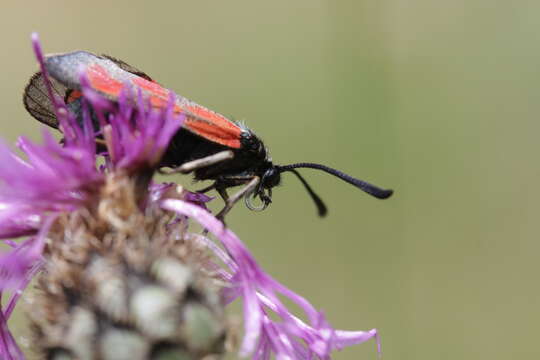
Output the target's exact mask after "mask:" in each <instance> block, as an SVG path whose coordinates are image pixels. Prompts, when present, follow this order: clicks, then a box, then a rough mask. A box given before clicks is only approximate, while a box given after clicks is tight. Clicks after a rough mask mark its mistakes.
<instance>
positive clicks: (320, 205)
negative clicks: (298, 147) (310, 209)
mask: <svg viewBox="0 0 540 360" xmlns="http://www.w3.org/2000/svg"><path fill="white" fill-rule="evenodd" d="M298 168H311V169H316V170H322V171H324V172H326V173H328V174H330V175H334V176H335V177H337V178H340V179H341V180H343V181H345V182H348V183H349V184H351V185H353V186H355V187H357V188H358V189H360V190H362V191H364V192H366V193H368V194H369V195H371V196H373V197H376V198H377V199H387V198H389V197H390V196H391V195H392V194H393V193H394V191H393V190H385V189H381V188H379V187H377V186H375V185H373V184H370V183H368V182H365V181H363V180H360V179H357V178H354V177H352V176H350V175H348V174H345V173H344V172H341V171H339V170H336V169H333V168H331V167H328V166H325V165H321V164H314V163H298V164H290V165H283V166H277V169H278V170H279V172H286V171H290V172H292V173H294V174H295V175H296V176H297V177H298V179H299V180H300V181H301V182H302V184H304V187H305V188H306V190H307V192H308V193H309V195H310V196H311V198H312V199H313V202H315V205H316V206H317V210H318V212H319V216H325V215H326V212H327V209H326V206H325V205H324V202H323V201H322V200H321V198H320V197H319V196H318V195H317V194H315V192H314V191H313V189H312V188H311V186H309V185H308V183H307V182H306V180H305V179H304V178H303V177H302V176H300V173H298V171H296V170H295V169H298Z"/></svg>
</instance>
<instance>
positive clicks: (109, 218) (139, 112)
mask: <svg viewBox="0 0 540 360" xmlns="http://www.w3.org/2000/svg"><path fill="white" fill-rule="evenodd" d="M33 42H34V49H35V52H36V56H37V58H38V62H39V63H40V66H41V71H42V74H43V76H44V78H45V81H47V84H46V86H47V89H48V93H49V98H50V100H51V102H52V103H53V104H54V112H55V115H56V117H57V119H58V122H59V128H60V129H61V131H62V133H63V137H64V140H63V142H62V144H61V145H60V144H58V143H57V142H56V141H55V140H54V139H53V137H52V136H51V135H50V134H49V133H47V132H44V135H43V145H37V144H35V143H33V142H31V141H29V140H27V139H25V138H21V139H20V140H19V142H18V147H19V149H20V150H21V151H22V153H24V154H25V158H23V157H20V156H18V155H16V154H15V153H14V152H13V151H11V150H10V149H9V148H8V147H7V146H6V145H3V144H0V238H2V239H6V242H7V243H8V244H9V245H10V246H11V247H12V249H11V250H10V251H9V252H8V253H6V254H4V255H3V256H2V257H1V258H0V291H2V292H6V291H8V290H11V292H12V293H11V297H10V298H9V299H8V301H7V303H6V306H5V307H4V308H0V356H1V357H2V358H3V359H22V358H23V354H22V352H21V351H20V350H19V348H18V347H17V344H16V342H15V341H14V339H13V336H12V335H11V333H10V332H9V330H8V328H7V319H8V318H9V316H10V314H11V312H12V310H13V308H14V306H15V304H16V303H17V300H18V299H19V298H20V296H21V292H22V290H23V289H24V288H25V287H26V286H27V285H28V283H29V282H30V280H31V279H32V278H33V277H34V276H35V275H36V274H38V273H39V272H40V270H41V269H43V268H46V269H47V271H46V273H45V274H43V275H41V277H40V289H41V290H42V291H41V292H42V295H41V299H42V300H41V301H42V304H45V305H43V306H42V307H39V306H37V307H36V308H37V309H36V311H34V312H35V313H38V315H37V316H36V315H35V314H34V316H33V320H34V322H35V325H36V328H38V329H40V331H39V335H38V338H39V339H40V344H41V345H40V346H41V347H42V348H43V349H44V351H47V349H51V348H54V349H56V350H55V351H57V350H58V349H62V351H69V352H71V353H73V354H83V353H84V354H88V353H87V352H88V351H90V352H91V353H92V351H101V353H100V354H101V355H100V356H105V355H104V354H109V352H108V351H109V350H110V349H109V348H108V347H107V345H106V344H109V341H112V340H110V338H107V339H105V340H103V343H102V346H101V347H99V349H94V348H92V347H88V346H87V347H85V348H84V349H81V346H83V345H84V344H89V343H90V340H88V339H86V338H80V336H79V337H77V339H78V340H77V341H74V340H73V336H75V335H73V336H71V337H69V336H62V334H63V332H62V331H67V333H69V334H73V332H72V331H74V332H75V333H76V334H79V333H77V331H76V329H75V330H73V326H75V325H76V324H78V320H77V319H74V318H68V320H66V319H65V316H66V315H65V314H77V316H79V317H81V316H82V317H83V318H84V319H86V321H87V322H86V324H87V325H88V321H89V320H88V319H92V321H98V320H97V318H98V317H99V316H104V315H105V316H108V320H107V321H108V323H111V324H116V323H120V324H122V323H123V322H127V323H129V324H132V325H133V324H134V325H133V326H135V330H136V331H137V332H136V333H130V334H126V333H125V332H122V339H125V338H126V337H127V338H129V339H134V337H137V339H138V340H137V341H136V344H137V346H142V347H144V349H145V351H148V352H149V353H154V352H155V347H156V346H162V345H161V344H162V342H166V343H167V344H168V346H170V344H171V341H172V340H171V339H172V338H175V339H176V335H175V334H176V332H179V334H180V335H178V336H181V338H182V341H181V343H182V344H183V345H182V346H185V347H186V348H187V350H185V351H192V352H193V353H194V354H196V355H195V356H196V357H202V356H203V355H204V356H206V355H207V354H209V353H212V352H214V351H217V352H219V351H221V350H216V348H215V342H216V341H218V340H216V339H220V338H221V335H220V334H221V331H222V327H221V325H220V324H221V323H220V322H219V319H220V315H219V314H220V310H219V308H218V307H217V305H216V304H214V302H213V300H212V295H211V293H212V291H210V290H209V292H208V293H206V290H205V289H207V288H208V286H209V285H208V284H209V283H212V284H213V285H215V284H219V285H220V287H221V295H220V301H219V302H220V303H221V304H222V305H226V304H229V303H230V302H232V301H234V300H235V299H238V298H241V299H242V300H243V309H244V333H245V334H244V338H243V340H242V343H241V347H240V354H241V355H242V356H244V357H247V356H251V357H252V358H253V359H270V357H271V356H272V355H275V357H276V358H277V359H280V360H281V359H316V358H318V359H329V358H330V355H331V353H332V352H333V351H334V350H339V349H341V348H343V347H345V346H350V345H354V344H359V343H362V342H365V341H367V340H369V339H373V338H375V339H377V342H378V334H377V331H376V330H370V331H342V330H336V329H334V328H333V327H332V326H330V324H329V323H328V322H327V320H326V318H325V317H324V315H323V314H322V313H321V312H320V311H318V310H316V309H315V308H314V307H313V305H311V304H310V303H309V302H308V301H307V300H306V299H305V298H303V297H302V296H300V295H298V294H296V293H295V292H293V291H292V290H290V289H288V288H287V287H285V286H284V285H282V284H281V283H279V282H278V281H276V280H275V279H274V278H272V277H271V276H270V275H269V274H267V273H266V272H265V271H264V270H263V269H262V268H261V267H260V266H259V265H258V264H257V262H256V260H255V258H254V257H253V255H251V253H250V252H249V251H248V249H247V248H246V246H245V245H244V244H243V243H242V242H241V241H240V239H239V238H238V237H237V236H236V235H235V234H234V233H233V232H232V231H231V230H229V229H228V228H226V227H225V226H224V225H223V223H222V222H221V221H219V220H218V219H216V218H215V217H214V216H213V215H212V214H211V213H210V212H209V211H208V210H207V209H206V207H205V203H207V202H208V201H210V200H211V198H210V197H208V196H206V195H204V194H199V193H192V192H189V191H186V190H185V189H184V188H183V187H181V186H179V185H176V184H173V183H167V184H156V183H153V182H152V181H151V179H152V175H153V173H154V170H155V169H156V168H157V167H158V166H159V164H160V160H161V157H162V155H163V154H164V153H165V151H166V150H167V147H168V144H169V141H170V140H171V138H172V137H173V136H174V134H175V133H176V132H177V131H178V130H179V129H180V127H181V125H182V122H183V115H181V114H180V115H178V114H175V113H174V111H173V106H174V102H175V97H174V94H172V93H171V97H170V99H169V103H168V105H167V106H166V107H165V108H164V109H161V110H160V109H155V108H153V107H152V106H151V104H150V102H149V101H148V100H147V99H145V98H143V96H142V95H141V94H140V93H138V94H134V93H133V91H134V90H133V89H132V88H130V87H127V86H126V87H125V88H124V90H123V92H122V94H121V96H120V97H119V99H118V100H117V101H111V100H108V99H105V98H103V97H102V96H101V95H99V94H97V93H96V92H94V91H93V90H92V89H91V87H90V86H89V85H88V82H87V80H86V75H85V73H84V71H82V72H81V75H80V76H81V81H80V83H81V84H82V88H81V89H80V90H81V92H82V100H81V107H80V111H79V112H73V111H72V109H70V108H69V107H68V106H66V105H65V104H64V103H63V100H62V99H59V98H57V97H55V95H54V92H53V87H52V86H51V84H50V82H48V75H47V69H46V67H45V65H44V60H43V54H42V52H41V48H40V45H39V42H38V40H37V37H36V36H34V37H33ZM133 99H136V101H135V102H134V101H132V100H133ZM96 125H99V126H96ZM100 158H101V159H103V161H102V165H98V164H99V160H100ZM193 221H194V222H197V223H199V224H200V225H202V226H203V227H204V228H206V229H207V230H208V231H209V232H210V233H211V234H213V235H214V236H215V237H216V238H217V239H218V240H219V243H218V244H216V243H214V242H213V241H212V240H210V239H209V238H208V237H206V236H202V235H199V234H194V233H193V232H191V231H189V227H190V224H191V222H193ZM20 236H26V237H27V238H26V239H25V240H23V241H21V242H20V243H16V242H12V241H11V240H7V239H11V238H14V237H20ZM203 252H204V253H210V254H211V257H209V256H207V255H204V256H203V255H201V254H202V253H203ZM96 264H98V265H99V266H98V265H96ZM104 264H105V265H104ZM163 264H165V265H163ZM190 264H191V265H190ZM193 264H196V266H195V268H193V267H191V268H190V267H189V266H192V265H193ZM186 266H187V268H188V270H185V268H186ZM95 269H99V270H95ZM156 269H161V270H159V271H157V270H156ZM163 269H165V270H163ZM171 269H172V270H171ZM190 269H191V270H190ZM171 271H172V272H171ZM104 273H105V274H106V277H103V276H104V275H103V274H104ZM169 273H171V274H173V275H167V274H169ZM192 273H193V274H194V275H193V277H192V276H191V275H189V276H188V274H192ZM96 277H97V278H96ZM194 278H197V279H203V280H193V279H194ZM100 279H101V280H100ZM180 279H181V280H180ZM204 279H206V280H204ZM210 280H211V281H210ZM148 281H150V282H151V283H152V284H151V286H146V287H143V290H144V291H143V290H141V289H140V284H146V285H148V284H147V282H148ZM179 281H180V283H179ZM110 284H112V285H110ZM137 284H138V285H137ZM186 284H187V285H186ZM196 284H198V285H196ZM201 284H202V285H201ZM201 286H202V287H201ZM133 287H135V288H133ZM188 287H189V288H190V289H191V290H190V291H189V292H186V291H187V290H186V289H187V288H188ZM111 289H112V290H111ZM134 289H135V290H134ZM164 289H165V290H166V291H165V290H164ZM197 289H198V290H197ZM111 291H114V292H113V293H111ZM164 291H165V292H164ZM167 291H169V293H167ZM193 292H198V293H200V294H203V295H197V296H195V298H197V299H203V298H204V299H206V300H205V301H204V303H205V304H206V305H204V306H203V307H201V305H200V304H202V303H200V304H198V305H196V306H195V305H193V299H192V298H193V294H192V293H193ZM187 293H190V294H191V295H190V296H191V297H188V295H185V294H187ZM0 294H1V293H0ZM69 294H71V295H69ZM73 294H77V296H76V297H75V298H76V299H77V306H76V307H75V308H73V299H70V301H67V300H66V299H67V298H68V297H69V296H73ZM103 294H106V295H107V299H110V298H114V299H116V300H115V301H111V302H109V301H104V300H103V299H104V297H103V296H104V295H103ZM134 294H139V295H137V296H135V295H134ZM184 295H185V296H186V297H185V298H184V297H183V296H184ZM85 297H90V298H91V299H92V300H90V299H85ZM280 297H286V298H288V299H290V300H291V301H293V302H294V303H296V304H297V305H298V306H299V307H300V308H301V309H302V310H303V312H304V315H305V318H306V319H307V321H303V320H301V319H300V317H299V316H297V315H295V314H293V313H292V312H291V311H290V310H289V309H288V308H287V306H286V305H285V304H284V303H283V302H282V301H281V300H280ZM147 298H148V299H153V300H152V301H147V300H146V299H147ZM179 298H180V299H182V300H181V301H180V300H179ZM186 299H191V300H190V301H188V300H186ZM88 303H92V304H95V306H97V307H98V308H99V313H92V311H91V310H90V309H91V308H89V307H87V304H88ZM178 303H181V304H183V305H182V306H183V308H182V309H177V308H175V307H171V306H172V305H170V304H178ZM85 304H86V305H85ZM134 304H135V305H134ZM137 304H138V305H137ZM208 304H214V305H211V306H210V305H208ZM143 305H144V306H143ZM158 308H159V309H162V311H161V310H160V311H161V312H160V311H157V310H156V309H158ZM81 309H82V310H81ZM139 310H140V311H139ZM154 310H155V311H154ZM47 311H49V312H52V315H51V313H47ZM147 311H150V313H151V314H158V315H155V316H153V317H152V316H151V317H148V315H147V314H148V312H147ZM166 314H172V315H170V316H169V315H166ZM180 319H184V320H183V321H186V322H184V323H182V322H180ZM189 319H192V320H193V321H192V322H193V323H192V322H190V321H191V320H189ZM209 319H210V320H209ZM76 320H77V321H76ZM168 320H170V321H168ZM177 320H178V321H177ZM66 321H67V323H66ZM99 321H103V320H99ZM163 321H165V322H164V323H165V324H171V325H170V326H169V327H167V326H168V325H167V326H165V325H163ZM200 321H203V322H205V324H207V325H208V324H210V323H211V324H213V325H211V326H210V325H208V326H206V327H205V328H206V329H213V330H212V331H210V332H209V333H208V334H210V335H208V334H207V335H206V337H203V339H202V340H201V338H200V336H199V335H200V334H199V335H198V336H199V337H194V338H193V339H186V336H188V337H193V336H192V335H193V334H194V333H193V331H194V330H193V329H194V328H192V327H191V326H195V325H193V324H197V323H198V322H200ZM160 324H161V325H160ZM163 326H165V328H164V327H163ZM66 327H67V328H68V330H65V329H66ZM59 328H60V329H64V330H62V331H59V330H58V329H59ZM84 328H85V329H87V330H88V329H89V330H88V331H89V332H91V331H90V330H92V329H94V327H92V326H86V325H85V327H84ZM95 329H97V327H96V328H95ZM186 329H187V330H186ZM197 329H198V328H197ZM113 330H114V331H116V330H118V329H116V328H115V329H113ZM92 331H93V330H92ZM114 331H113V333H114V334H116V335H114V334H113V335H114V336H113V337H112V338H113V339H117V337H115V336H117V335H118V334H117V333H115V332H114ZM89 334H90V333H89ZM164 334H166V335H164ZM186 334H187V335H186ZM197 334H198V333H197ZM205 334H206V333H205ZM79 335H80V334H79ZM88 336H93V337H97V336H98V334H97V332H91V335H88ZM164 336H165V337H164ZM69 339H71V340H69ZM93 339H94V340H92V341H94V342H95V341H96V340H95V338H93ZM156 339H159V341H158V340H156ZM191 340H193V341H195V342H194V343H191V342H190V341H191ZM70 341H71V342H70ZM130 341H131V340H130ZM133 341H134V340H133ZM128 343H129V344H132V343H133V342H129V341H128ZM103 344H105V345H103ZM112 345H114V344H112ZM112 345H111V346H112ZM85 346H86V345H85ZM83 347H84V346H83ZM175 349H176V348H175ZM176 350H177V349H176ZM81 351H82V352H81ZM181 351H184V350H181ZM96 356H97V355H96Z"/></svg>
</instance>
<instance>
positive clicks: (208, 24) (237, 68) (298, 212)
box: [0, 0, 540, 360]
mask: <svg viewBox="0 0 540 360" xmlns="http://www.w3.org/2000/svg"><path fill="white" fill-rule="evenodd" d="M539 19H540V3H539V2H538V1H494V0H491V1H488V0H457V1H446V2H443V1H425V0H424V1H422V0H407V1H405V0H401V1H398V0H389V1H380V0H367V1H361V0H356V1H319V0H302V1H300V0H297V1H283V0H279V1H266V2H262V1H248V0H243V1H235V0H231V1H207V0H198V1H161V2H151V1H114V2H111V1H92V2H82V1H53V0H48V1H41V2H22V1H18V2H10V1H5V0H4V1H2V3H1V5H0V44H1V45H2V49H3V50H2V56H1V57H0V65H1V68H2V70H3V71H2V81H1V84H2V85H1V86H2V96H1V97H0V106H1V108H2V109H4V110H5V111H6V112H5V113H4V115H3V116H2V120H1V121H0V131H1V135H2V137H4V138H6V139H7V140H8V141H9V142H13V141H14V140H15V139H16V136H17V135H19V134H22V133H24V134H31V136H32V137H33V138H35V139H37V138H38V137H39V129H40V128H41V125H40V124H39V123H38V122H36V121H35V120H34V119H33V118H31V117H30V116H29V115H28V114H26V113H25V110H24V108H23V106H22V104H21V93H22V90H23V87H24V85H25V83H26V81H27V79H28V78H29V77H30V75H31V74H32V73H33V72H34V71H35V70H36V68H37V67H36V62H35V60H34V57H33V55H32V52H31V47H30V42H29V36H30V33H31V32H32V31H38V32H39V34H40V36H41V39H42V43H43V47H44V49H45V51H46V52H64V51H71V50H76V49H86V50H90V51H93V52H97V53H108V54H111V55H113V56H115V57H118V58H121V59H124V60H125V61H127V62H129V63H131V64H133V65H135V66H137V67H139V68H141V69H143V70H144V71H146V72H147V73H149V74H150V75H152V76H153V77H154V78H155V79H156V80H158V81H159V82H161V83H162V84H164V85H165V86H167V87H170V88H172V89H174V90H176V91H177V92H178V93H180V94H182V95H184V96H186V97H188V98H191V99H193V100H195V101H197V102H199V103H201V104H203V105H206V106H208V107H210V108H212V109H215V110H216V111H219V112H221V113H224V114H226V115H232V116H234V117H235V118H236V119H239V120H245V121H246V122H247V124H248V125H249V126H250V127H251V128H252V129H254V130H255V131H256V132H257V133H258V134H259V135H260V136H261V137H262V138H263V139H264V140H265V143H266V145H267V146H268V147H269V148H270V151H271V154H272V157H273V159H274V160H275V162H277V163H281V164H283V163H291V162H298V161H314V162H321V163H324V164H328V165H331V166H334V167H336V168H339V169H342V170H343V171H346V172H349V173H350V174H352V175H355V176H358V177H360V178H363V179H365V180H368V181H371V182H373V183H375V184H378V185H380V186H383V187H391V188H393V189H395V190H396V193H395V196H394V197H393V198H391V199H389V200H386V201H378V200H375V199H373V198H371V197H369V196H367V195H365V194H363V193H361V192H358V191H355V190H354V188H352V187H350V186H348V185H347V184H345V183H342V182H340V181H338V180H336V179H335V178H332V177H330V176H326V175H324V174H323V173H319V172H315V171H310V170H305V171H302V173H303V174H304V175H305V177H306V178H308V180H309V181H310V183H311V184H312V186H313V187H314V188H315V189H316V190H317V192H318V193H319V194H320V195H321V197H323V198H324V199H325V200H326V201H327V204H328V206H329V208H330V213H329V216H328V217H327V218H325V219H322V220H321V219H319V218H317V216H316V212H315V209H314V206H313V204H312V203H311V200H310V199H309V197H308V196H307V194H306V193H305V191H304V189H303V188H302V186H301V184H300V183H299V182H298V181H297V180H296V179H295V178H294V177H293V176H292V175H289V176H285V179H284V185H285V186H283V187H282V188H279V189H276V190H275V192H274V203H273V204H272V205H271V207H270V208H269V209H268V210H267V211H265V212H263V213H252V212H250V211H249V210H247V209H246V208H245V207H244V206H243V205H240V206H238V207H237V208H236V209H235V210H234V211H233V213H232V215H231V216H230V217H229V224H230V225H231V227H232V228H233V230H234V231H235V232H237V233H238V234H239V235H240V237H241V238H242V239H243V240H244V241H245V242H246V243H247V245H248V246H249V247H250V249H251V250H252V251H253V252H254V253H255V255H256V256H257V258H258V259H259V261H260V263H261V264H262V265H263V267H264V268H265V269H266V270H268V271H269V272H270V273H271V274H273V275H274V276H275V277H276V278H277V279H278V280H280V281H282V282H283V283H285V284H286V285H288V286H289V287H291V288H292V289H294V290H296V291H297V292H299V293H301V294H303V295H305V296H306V297H307V298H308V299H310V300H311V301H312V302H313V304H314V305H315V306H316V307H317V308H321V309H323V310H324V311H325V313H326V315H327V317H328V318H329V320H330V321H331V323H332V324H333V325H334V326H336V327H338V328H342V329H365V330H367V329H371V328H374V327H376V328H377V329H379V330H380V333H381V336H382V344H383V356H384V359H491V360H494V359H509V358H521V359H533V358H539V357H540V349H539V348H538V346H537V343H536V341H537V335H538V323H539V320H540V317H539V315H540V309H539V308H538V305H539V300H540V287H539V285H538V281H537V278H538V275H537V273H538V269H539V266H538V262H537V258H538V252H539V250H540V244H539V243H538V239H537V233H538V220H534V219H536V218H537V216H538V207H539V203H540V191H538V190H537V188H538V183H539V180H540V166H538V163H537V162H538V160H537V157H538V150H539V147H538V140H537V139H538V137H539V136H540V132H539V130H540V125H539V122H538V114H539V113H540V105H539V104H540V102H539V101H538V100H537V96H538V95H539V89H540V87H539V82H540V67H539V63H540V25H539V24H540V21H539ZM178 180H180V181H183V182H184V183H185V184H190V180H189V178H188V177H185V178H183V179H182V178H180V177H179V178H178ZM217 205H221V204H219V203H217V202H216V205H215V206H217ZM22 319H23V317H21V315H20V314H19V315H18V317H17V318H16V319H15V322H16V323H14V324H13V325H15V326H16V328H17V329H19V330H17V331H18V332H17V334H21V331H22V330H20V329H23V328H24V322H23V321H24V320H22ZM18 336H21V335H18ZM23 340H24V339H23ZM335 358H336V359H376V351H375V345H374V344H373V343H368V344H364V345H360V346H356V347H352V348H349V349H346V350H344V351H342V352H341V353H337V354H336V356H335Z"/></svg>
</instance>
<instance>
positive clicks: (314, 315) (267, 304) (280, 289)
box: [162, 200, 380, 360]
mask: <svg viewBox="0 0 540 360" xmlns="http://www.w3.org/2000/svg"><path fill="white" fill-rule="evenodd" d="M162 206H163V207H164V208H166V209H169V210H171V211H174V212H176V213H178V214H181V215H184V216H188V217H190V218H192V219H194V220H195V221H197V222H199V223H200V224H201V225H203V226H204V227H205V228H206V229H208V230H209V231H210V232H211V233H212V234H213V235H214V236H216V237H217V238H218V239H219V240H220V242H221V244H223V246H224V247H225V249H226V250H227V252H223V251H219V250H217V249H216V247H215V246H213V245H209V248H210V249H212V250H213V251H214V252H215V253H216V255H218V256H219V257H220V259H221V260H222V261H223V262H224V263H225V264H226V265H227V267H228V272H225V273H224V274H223V278H224V280H227V281H228V282H230V287H227V288H224V290H223V297H224V299H225V301H226V302H227V303H229V302H232V301H233V300H235V299H236V298H238V297H241V298H243V301H244V323H245V325H244V329H245V336H244V339H243V342H242V346H241V350H240V354H241V355H242V356H248V355H252V356H253V358H254V359H269V358H270V355H271V354H272V353H274V354H275V355H276V358H277V359H283V360H285V359H313V358H320V359H329V358H330V354H331V352H332V351H334V350H340V349H342V348H343V347H345V346H351V345H355V344H360V343H363V342H365V341H367V340H369V339H372V338H373V339H375V340H376V341H377V344H379V340H378V333H377V330H375V329H372V330H370V331H343V330H335V329H333V328H332V327H331V326H330V325H329V324H328V323H327V322H326V320H325V318H324V316H323V314H322V313H321V312H318V311H317V310H316V309H315V308H314V307H313V306H312V305H311V304H310V303H309V302H308V301H307V300H306V299H304V298H303V297H302V296H300V295H298V294H296V293H294V292H293V291H291V290H289V289H288V288H287V287H285V286H284V285H282V284H280V283H279V282H277V281H276V280H274V279H273V278H272V277H271V276H270V275H268V274H267V273H265V272H264V270H263V269H262V268H260V267H259V266H258V265H257V262H256V261H255V259H254V258H253V256H252V255H251V254H250V253H249V251H248V250H247V248H246V247H245V246H244V244H243V243H242V242H241V241H240V239H238V237H237V236H236V235H235V234H234V233H233V232H232V231H230V230H229V229H227V228H225V227H224V226H223V223H222V222H220V221H219V220H217V219H216V218H215V217H214V216H213V215H212V214H210V213H209V212H207V211H206V210H204V209H201V208H200V207H198V206H196V205H193V204H190V203H188V202H185V201H181V200H164V201H163V205H162ZM227 254H229V255H227ZM278 295H283V296H285V297H287V298H289V299H290V300H292V301H293V302H295V303H296V304H297V305H298V306H299V307H300V308H302V309H303V311H304V312H305V315H306V316H307V318H308V322H309V324H306V323H305V322H303V321H302V320H300V319H299V318H298V317H296V316H295V315H293V314H292V313H291V312H290V311H289V310H288V309H287V307H286V306H285V305H284V304H283V303H282V302H281V300H279V298H278ZM272 313H273V314H275V315H277V316H278V317H279V321H274V320H272V319H271V317H270V314H272ZM379 352H380V347H379Z"/></svg>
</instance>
